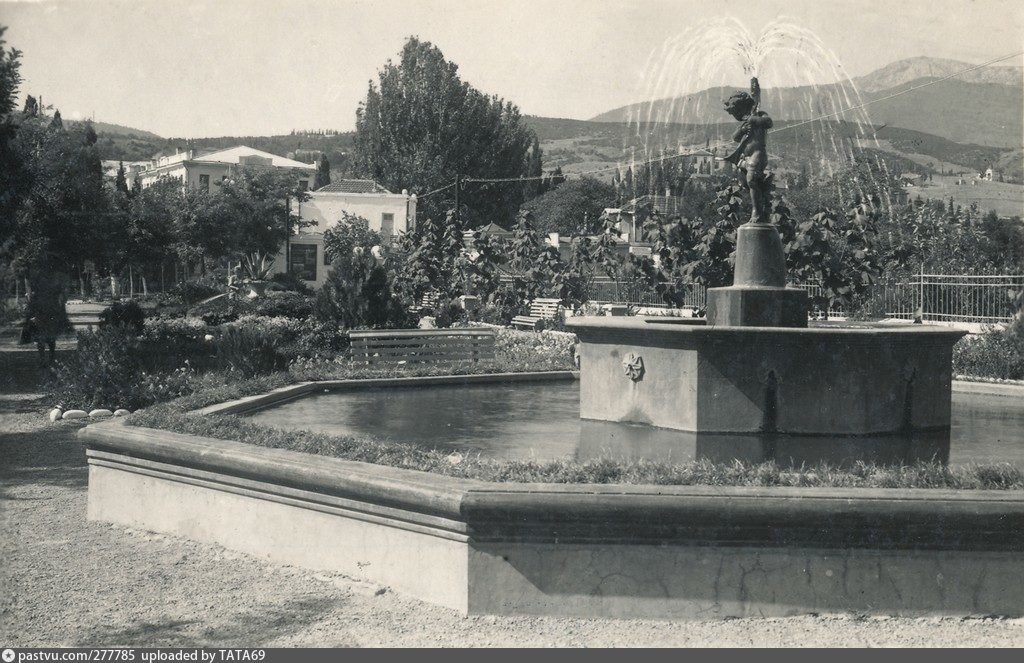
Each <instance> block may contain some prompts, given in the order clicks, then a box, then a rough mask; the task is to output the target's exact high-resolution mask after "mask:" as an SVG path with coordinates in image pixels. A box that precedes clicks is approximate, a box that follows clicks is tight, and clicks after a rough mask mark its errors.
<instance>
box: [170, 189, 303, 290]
mask: <svg viewBox="0 0 1024 663" xmlns="http://www.w3.org/2000/svg"><path fill="white" fill-rule="evenodd" d="M188 191H190V192H192V193H191V194H187V195H194V196H197V197H201V196H202V195H203V194H202V193H201V192H199V191H198V190H195V189H189V190H188ZM308 199H309V194H308V193H307V192H305V191H303V190H301V189H300V188H299V186H298V178H297V177H296V176H295V175H293V174H291V173H287V172H281V171H275V170H255V169H243V170H241V171H239V172H238V173H236V174H235V176H234V177H232V178H229V179H227V180H224V182H223V183H222V184H221V189H220V194H218V199H217V203H218V204H217V206H216V207H215V208H214V210H215V214H216V215H217V220H218V223H219V224H220V229H219V230H218V231H217V232H216V233H215V234H217V235H219V237H218V239H217V243H216V244H215V245H213V246H211V245H209V244H206V243H204V241H203V239H202V238H201V237H199V235H193V237H195V241H194V243H192V244H191V245H192V246H196V247H198V248H201V249H204V250H205V251H206V252H205V253H204V257H212V258H216V257H221V255H223V256H224V257H229V256H230V257H234V258H236V259H238V260H240V261H241V262H242V268H243V270H245V272H246V276H247V277H248V278H249V279H251V280H255V281H261V280H265V279H266V277H267V275H268V273H269V268H270V262H271V261H272V259H273V257H274V256H275V255H277V253H278V251H280V250H281V247H282V246H286V242H288V240H289V239H290V237H291V235H292V234H293V232H294V231H296V230H299V229H301V228H302V227H304V226H308V225H311V223H312V222H308V221H303V220H302V219H301V218H300V217H299V216H297V215H296V214H294V213H293V212H292V205H291V202H290V201H291V200H296V201H298V202H304V201H305V200H308ZM196 209H197V210H200V209H202V206H201V205H198V204H197V206H196ZM204 218H205V217H204ZM221 247H223V254H221Z"/></svg>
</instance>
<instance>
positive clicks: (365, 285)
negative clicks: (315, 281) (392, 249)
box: [316, 250, 408, 329]
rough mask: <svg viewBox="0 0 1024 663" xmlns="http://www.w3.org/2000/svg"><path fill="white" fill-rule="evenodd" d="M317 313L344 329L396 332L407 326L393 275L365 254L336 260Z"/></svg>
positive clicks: (322, 291)
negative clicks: (395, 329) (396, 328)
mask: <svg viewBox="0 0 1024 663" xmlns="http://www.w3.org/2000/svg"><path fill="white" fill-rule="evenodd" d="M316 309H317V316H318V317H319V318H320V319H321V320H323V321H325V322H331V323H333V324H335V325H337V326H340V327H341V328H342V329H356V328H362V327H370V328H395V327H402V326H405V325H406V324H407V323H408V314H407V313H406V310H405V306H404V305H403V304H402V301H401V300H400V299H399V298H398V296H397V295H396V294H395V288H394V283H393V280H392V277H391V275H390V274H389V273H388V271H387V269H386V268H385V266H384V265H383V264H381V263H380V262H378V260H377V259H376V258H375V257H374V256H373V254H372V253H371V252H370V251H364V250H356V251H354V252H353V253H351V254H349V255H348V256H338V257H336V258H335V259H334V263H333V264H332V265H331V270H330V271H329V272H328V273H327V280H326V282H325V283H324V284H323V287H321V288H320V292H319V293H318V294H317V301H316Z"/></svg>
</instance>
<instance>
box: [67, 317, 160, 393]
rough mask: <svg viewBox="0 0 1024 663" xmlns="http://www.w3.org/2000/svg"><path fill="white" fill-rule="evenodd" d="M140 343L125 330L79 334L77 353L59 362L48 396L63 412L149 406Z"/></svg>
mask: <svg viewBox="0 0 1024 663" xmlns="http://www.w3.org/2000/svg"><path fill="white" fill-rule="evenodd" d="M138 346H139V341H138V339H137V338H136V336H135V335H134V334H133V333H131V332H130V331H128V330H127V329H126V328H125V327H123V326H118V325H111V326H107V327H101V328H100V329H99V330H97V331H94V332H93V331H85V332H79V334H78V350H77V351H76V352H75V353H74V354H73V355H72V356H71V358H70V359H66V360H60V361H58V362H57V365H56V366H55V367H54V369H53V371H52V373H51V375H50V378H49V379H48V382H47V394H48V395H49V396H50V397H51V398H52V399H53V404H54V405H59V406H60V407H62V408H64V409H82V410H90V409H93V408H100V407H103V408H110V409H115V408H119V407H124V408H130V409H134V408H137V407H141V406H143V405H148V404H149V403H148V402H147V399H146V398H145V397H144V396H143V395H142V393H141V392H140V391H139V389H138V386H139V381H140V379H141V378H142V365H141V364H140V362H139V358H138Z"/></svg>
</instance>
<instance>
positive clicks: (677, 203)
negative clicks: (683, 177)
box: [602, 196, 683, 255]
mask: <svg viewBox="0 0 1024 663" xmlns="http://www.w3.org/2000/svg"><path fill="white" fill-rule="evenodd" d="M682 203H683V199H682V197H680V196H640V197H639V198H634V199H633V200H631V201H629V202H628V203H626V204H625V205H623V206H622V207H619V208H615V207H610V208H606V209H605V210H604V214H602V218H604V219H610V220H612V221H613V222H616V228H617V229H618V231H619V237H620V238H621V239H622V240H624V241H625V242H628V243H629V247H630V249H629V252H630V253H636V254H643V255H646V254H648V253H650V242H648V241H647V240H646V239H644V229H643V219H639V218H638V214H637V212H638V211H639V210H643V209H644V208H645V207H649V208H650V210H651V211H657V213H658V214H660V215H661V216H662V217H665V218H667V217H671V216H675V215H677V214H680V213H681V212H682Z"/></svg>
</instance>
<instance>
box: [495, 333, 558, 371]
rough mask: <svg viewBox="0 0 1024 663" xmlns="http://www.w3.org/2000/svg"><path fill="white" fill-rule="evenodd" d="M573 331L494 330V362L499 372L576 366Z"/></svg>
mask: <svg viewBox="0 0 1024 663" xmlns="http://www.w3.org/2000/svg"><path fill="white" fill-rule="evenodd" d="M576 343H577V340H576V335H575V334H570V333H566V332H561V331H547V330H545V331H541V332H530V331H519V330H517V329H497V330H495V347H494V363H495V365H496V366H497V367H499V368H500V370H501V371H502V372H516V371H567V370H573V369H575V368H576V363H575V354H574V353H575V348H576Z"/></svg>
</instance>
